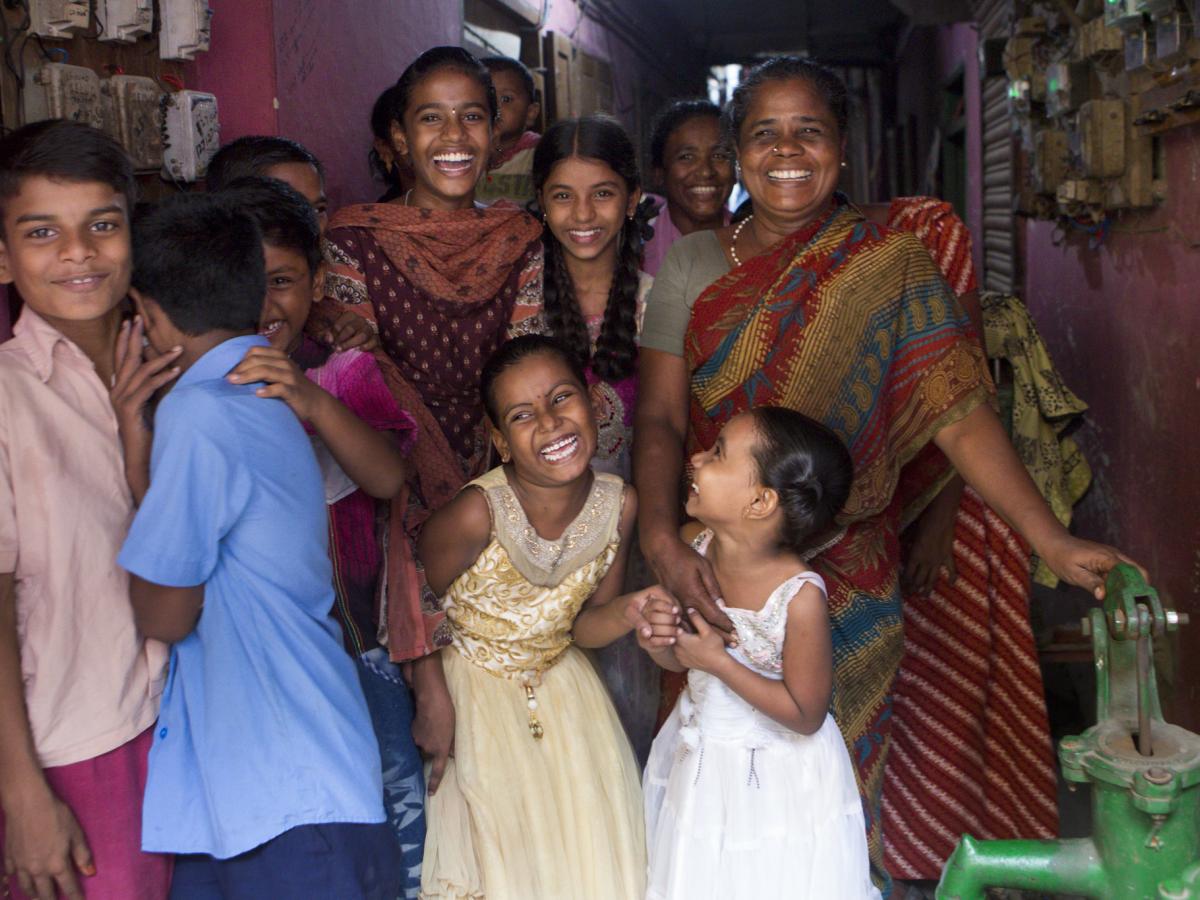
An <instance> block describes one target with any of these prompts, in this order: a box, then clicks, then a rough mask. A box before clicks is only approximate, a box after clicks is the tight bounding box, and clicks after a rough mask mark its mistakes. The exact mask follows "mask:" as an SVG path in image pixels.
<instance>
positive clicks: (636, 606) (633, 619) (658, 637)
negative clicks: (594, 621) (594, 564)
mask: <svg viewBox="0 0 1200 900" xmlns="http://www.w3.org/2000/svg"><path fill="white" fill-rule="evenodd" d="M625 618H626V620H627V621H628V622H629V623H630V624H631V625H633V627H634V630H635V633H636V634H637V641H638V646H640V647H641V648H642V649H643V650H646V651H651V650H660V649H662V648H663V647H669V646H671V645H672V644H674V643H675V630H676V629H677V628H678V627H679V605H678V604H677V603H676V602H675V599H674V598H673V597H672V596H671V595H670V594H669V593H667V591H666V590H665V589H664V588H663V587H661V586H659V585H656V586H654V587H650V588H646V589H645V590H643V591H638V592H637V593H636V594H630V596H629V602H628V604H627V605H626V607H625Z"/></svg>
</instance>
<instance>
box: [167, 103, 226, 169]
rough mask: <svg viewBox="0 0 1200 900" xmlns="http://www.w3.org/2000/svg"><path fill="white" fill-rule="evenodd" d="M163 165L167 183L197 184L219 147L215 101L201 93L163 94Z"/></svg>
mask: <svg viewBox="0 0 1200 900" xmlns="http://www.w3.org/2000/svg"><path fill="white" fill-rule="evenodd" d="M162 109H163V132H162V134H163V166H162V174H163V177H164V178H167V179H169V180H171V181H198V180H199V179H201V178H203V177H204V173H205V172H206V171H208V164H209V162H210V161H211V160H212V158H213V155H214V154H216V152H217V150H218V148H220V146H221V128H220V122H219V121H218V119H217V98H216V97H215V96H213V95H212V94H205V93H203V92H201V91H177V92H176V93H174V94H164V95H163V100H162Z"/></svg>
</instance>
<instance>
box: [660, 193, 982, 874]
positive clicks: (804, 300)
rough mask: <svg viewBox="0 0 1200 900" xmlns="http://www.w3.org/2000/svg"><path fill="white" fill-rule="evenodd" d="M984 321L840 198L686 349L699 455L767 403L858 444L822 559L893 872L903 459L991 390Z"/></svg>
mask: <svg viewBox="0 0 1200 900" xmlns="http://www.w3.org/2000/svg"><path fill="white" fill-rule="evenodd" d="M969 329H970V325H969V322H968V320H967V318H966V315H965V314H964V313H963V312H962V310H961V308H960V307H959V306H958V303H957V301H956V300H955V298H954V295H953V293H952V292H951V291H950V290H949V288H948V287H947V286H946V284H945V282H944V280H943V279H942V277H941V275H940V273H939V272H938V270H937V268H936V266H935V265H934V263H933V261H932V260H931V259H930V257H929V254H928V253H927V252H926V251H925V249H924V248H923V247H922V246H921V244H920V242H919V241H918V240H917V239H916V238H915V237H913V236H912V235H911V234H905V233H901V232H897V231H893V230H891V229H889V228H884V227H880V226H877V225H874V224H872V223H870V222H868V221H866V220H865V219H864V218H863V216H862V215H861V214H860V213H859V212H858V211H857V210H855V209H853V208H852V207H850V206H849V205H848V204H847V203H846V201H845V200H844V198H842V197H840V196H838V197H835V199H834V200H833V201H831V204H830V207H829V209H828V210H827V211H826V213H824V214H823V215H822V216H821V217H820V218H819V219H818V220H817V221H816V222H814V223H812V224H811V225H809V226H806V227H805V228H803V229H801V230H799V231H797V232H796V233H794V234H792V235H790V236H789V237H788V238H786V239H785V240H784V241H783V242H782V243H781V244H779V245H778V246H777V247H776V248H775V249H773V250H771V251H770V252H768V253H765V254H763V255H761V256H758V257H755V258H754V259H751V260H749V261H748V262H746V263H745V264H743V265H742V266H740V267H738V268H736V269H734V270H732V271H731V272H729V273H728V274H726V275H724V276H722V277H721V278H720V279H718V280H717V281H716V282H714V283H713V284H712V285H711V286H710V287H709V288H708V289H707V290H706V291H705V292H704V293H703V294H701V296H700V297H699V298H698V299H697V301H696V304H695V306H694V308H693V310H692V317H691V321H690V323H689V328H688V334H687V338H686V341H685V347H684V354H685V359H686V362H687V366H688V371H689V373H690V380H691V384H690V393H691V401H690V404H691V408H690V413H689V415H690V425H691V427H690V429H689V435H690V438H689V440H690V444H691V446H690V447H689V452H692V451H696V450H699V449H702V448H707V447H710V446H712V444H713V443H714V441H715V440H716V437H717V434H718V432H719V431H720V429H721V427H722V426H723V425H724V424H725V423H726V422H727V421H729V420H730V419H731V418H733V416H735V415H737V414H738V413H740V412H742V411H744V410H747V409H750V408H752V407H755V406H765V405H774V406H784V407H788V408H791V409H795V410H797V411H799V412H802V413H804V414H806V415H808V416H810V417H812V418H814V419H817V420H818V421H821V422H823V423H825V424H826V425H827V426H829V427H830V428H832V429H833V430H834V431H835V432H837V434H838V435H839V436H840V437H841V438H842V440H843V441H845V443H846V445H847V446H848V447H849V448H850V452H851V455H852V457H853V459H854V486H853V489H852V490H851V494H850V498H849V500H848V501H847V504H846V507H845V509H844V511H843V513H842V514H841V515H840V516H839V521H838V525H839V529H840V530H839V533H838V534H837V535H836V537H832V540H833V542H832V544H830V543H829V542H828V541H826V542H825V544H824V545H823V546H824V549H822V550H821V551H820V552H819V553H818V554H817V555H816V556H815V557H814V558H813V559H812V560H811V565H812V566H813V568H814V569H816V571H817V572H818V573H819V574H820V575H821V576H822V577H823V578H824V579H825V581H826V584H827V585H828V587H829V611H830V622H831V626H832V629H833V646H834V669H835V691H834V700H833V711H834V716H835V718H836V719H837V722H838V725H839V726H840V728H841V730H842V733H843V735H844V737H845V739H846V742H847V744H848V745H849V748H850V754H851V757H852V759H853V760H854V763H855V768H856V771H857V777H858V779H859V787H860V790H861V791H862V795H863V799H864V807H865V812H866V816H867V825H868V829H869V831H870V838H871V854H872V862H873V866H874V867H875V868H876V871H877V873H880V878H881V879H883V878H885V876H883V875H882V868H881V866H880V865H879V863H880V862H881V855H880V847H881V845H880V835H879V799H880V791H881V786H882V775H883V761H884V758H885V756H886V751H887V745H888V735H889V727H890V721H889V719H890V697H889V692H890V688H891V683H892V679H893V677H894V676H895V673H896V669H897V667H898V665H899V662H900V658H901V655H902V654H903V635H902V627H901V615H900V589H899V568H900V548H899V530H900V507H901V502H900V499H899V497H898V495H897V490H896V488H897V482H898V477H899V473H900V470H901V469H902V468H903V467H904V466H905V464H907V463H908V462H909V461H911V460H912V459H913V458H914V457H915V456H916V455H917V454H918V453H919V452H920V451H921V450H922V448H924V447H925V446H926V445H928V444H929V442H930V440H931V439H932V438H933V436H934V435H935V434H936V433H937V432H938V431H939V430H940V429H941V428H942V427H944V426H946V425H948V424H950V423H952V422H954V421H957V420H958V419H961V418H962V417H964V416H966V415H967V414H968V413H970V412H971V411H972V410H973V409H974V408H975V407H976V406H978V405H979V404H981V403H984V402H986V401H987V400H988V397H989V391H990V381H989V380H988V377H987V369H986V364H985V361H984V358H983V354H982V352H981V350H980V349H979V347H978V345H977V344H976V343H975V342H974V341H972V340H970V339H969V337H968V334H969ZM931 477H932V476H931Z"/></svg>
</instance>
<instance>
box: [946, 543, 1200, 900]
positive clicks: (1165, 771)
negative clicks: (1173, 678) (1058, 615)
mask: <svg viewBox="0 0 1200 900" xmlns="http://www.w3.org/2000/svg"><path fill="white" fill-rule="evenodd" d="M1106 590H1107V593H1106V599H1105V601H1104V608H1103V609H1093V610H1092V611H1091V613H1090V615H1089V616H1088V618H1086V619H1084V620H1083V629H1084V634H1090V635H1091V638H1092V649H1093V651H1094V653H1095V665H1096V716H1097V720H1098V721H1097V722H1096V724H1095V725H1093V726H1092V727H1091V728H1089V729H1088V730H1087V731H1085V732H1084V733H1083V734H1081V735H1078V736H1076V737H1067V738H1063V740H1062V741H1061V743H1060V744H1059V748H1058V756H1059V762H1060V763H1061V765H1062V771H1063V777H1064V778H1066V779H1067V781H1069V782H1072V783H1073V784H1090V785H1091V786H1092V836H1091V837H1089V838H1079V839H1071V840H1059V841H1026V840H1015V841H976V840H974V839H973V838H971V837H970V836H969V835H965V836H964V837H963V839H962V841H961V842H960V843H959V845H958V847H957V849H956V850H955V851H954V855H953V856H951V857H950V861H949V862H948V863H947V864H946V869H945V871H944V872H943V873H942V880H941V882H940V883H939V884H938V888H937V895H936V896H937V898H938V900H983V897H984V892H985V891H986V889H987V888H989V887H1007V888H1024V889H1026V890H1031V891H1041V892H1045V893H1049V894H1055V893H1062V894H1073V895H1076V896H1082V897H1091V898H1096V900H1142V898H1146V900H1200V735H1195V734H1192V733H1191V732H1190V731H1186V730H1184V729H1183V728H1179V727H1178V726H1176V725H1171V724H1169V723H1167V722H1164V721H1163V717H1162V708H1161V706H1160V705H1159V701H1158V686H1157V682H1156V680H1155V674H1154V657H1153V653H1152V641H1153V639H1154V638H1156V637H1162V636H1163V635H1165V634H1166V633H1167V632H1168V631H1175V630H1176V629H1178V628H1179V626H1180V625H1184V624H1187V616H1185V615H1181V614H1178V613H1176V612H1175V611H1174V610H1169V609H1163V606H1162V603H1161V602H1159V599H1158V593H1157V592H1156V591H1155V590H1154V589H1153V588H1151V587H1150V586H1149V585H1147V584H1146V582H1145V581H1144V580H1143V579H1142V577H1141V574H1140V573H1139V572H1138V570H1137V569H1135V568H1134V567H1133V566H1128V565H1119V566H1117V567H1116V568H1115V569H1113V571H1112V572H1111V573H1110V575H1109V577H1108V583H1107V588H1106Z"/></svg>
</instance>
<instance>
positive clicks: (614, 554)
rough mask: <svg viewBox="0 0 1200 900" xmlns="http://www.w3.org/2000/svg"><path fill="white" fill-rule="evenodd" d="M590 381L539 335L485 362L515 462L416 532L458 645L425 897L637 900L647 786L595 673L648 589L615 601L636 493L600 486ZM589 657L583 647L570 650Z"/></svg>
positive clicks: (608, 483)
mask: <svg viewBox="0 0 1200 900" xmlns="http://www.w3.org/2000/svg"><path fill="white" fill-rule="evenodd" d="M585 385H586V382H585V380H584V376H583V373H582V372H581V371H580V369H579V365H578V363H577V362H576V361H575V360H574V358H573V357H572V356H571V355H570V354H569V353H568V352H567V351H566V350H565V349H564V348H562V346H561V345H559V344H558V343H556V342H555V341H554V340H552V339H550V338H546V337H541V336H536V335H529V336H526V337H521V338H517V339H516V340H514V341H510V342H509V343H508V344H506V345H505V346H504V347H502V348H501V349H500V350H499V351H498V352H497V353H496V354H495V355H494V356H493V357H492V359H491V360H490V361H489V362H488V364H487V365H486V366H485V367H484V371H483V379H482V391H483V397H484V404H485V406H486V407H487V412H488V416H489V419H490V421H491V422H492V423H493V435H492V437H493V441H494V443H495V446H496V449H497V450H498V452H499V454H500V457H501V459H502V460H503V461H504V465H502V466H500V467H498V468H496V469H493V470H492V471H490V472H488V473H487V474H486V475H484V476H483V477H481V478H479V479H476V480H475V481H473V482H472V483H471V484H470V485H468V486H467V487H466V488H465V489H464V490H463V491H462V492H461V493H460V494H459V495H458V497H457V498H455V500H453V501H452V502H451V503H449V504H447V505H446V506H445V507H444V508H443V509H442V510H441V511H439V512H438V513H437V514H435V515H434V516H433V517H432V518H431V519H430V520H429V522H428V523H427V524H426V525H425V528H424V530H423V532H422V535H421V541H420V547H419V550H420V554H421V558H422V561H423V562H424V565H425V572H426V577H427V578H428V580H429V584H430V586H431V587H432V588H433V589H434V590H435V591H437V592H438V593H439V594H440V595H442V596H443V603H444V606H445V609H446V615H447V619H448V620H449V622H450V626H451V630H452V634H453V643H452V645H451V646H450V647H447V648H446V649H445V650H443V651H442V663H443V666H444V669H445V674H446V681H447V684H448V686H449V688H450V694H451V697H452V698H453V700H454V706H455V713H456V732H455V746H454V756H453V759H452V760H451V761H450V762H449V764H448V765H447V768H446V771H445V775H444V777H443V779H442V782H441V784H440V786H439V787H438V789H437V791H436V792H435V793H433V794H432V795H431V796H430V798H429V802H428V809H427V815H428V823H429V831H428V837H427V838H426V842H425V861H424V866H423V871H422V896H424V897H428V898H487V900H539V898H546V900H551V898H554V900H557V898H568V897H569V898H582V900H586V898H595V900H614V898H615V900H623V898H640V897H641V896H642V892H643V890H644V881H645V865H646V863H645V848H644V838H643V824H642V800H641V790H640V787H639V784H638V771H637V766H636V763H635V762H634V758H633V754H632V752H631V750H630V747H629V742H628V740H627V739H626V737H625V734H624V732H623V731H622V729H621V724H620V721H619V720H618V718H617V714H616V712H615V710H614V709H613V705H612V702H611V701H610V700H609V697H608V694H607V693H606V692H605V689H604V686H603V684H602V683H601V681H600V679H599V678H598V677H597V675H596V672H595V670H594V668H593V666H592V663H591V661H590V660H589V659H588V658H587V657H586V656H585V655H584V653H583V652H581V651H580V650H579V649H578V648H579V647H600V646H604V645H606V644H608V643H610V642H612V641H614V640H616V639H617V638H618V637H621V636H622V635H624V634H626V633H628V632H629V631H630V630H631V629H632V625H631V624H630V623H631V622H633V621H638V615H639V613H640V611H641V609H642V608H643V607H644V606H645V603H646V600H647V598H648V597H650V596H653V594H652V590H651V591H642V592H639V593H637V594H628V595H624V596H618V594H619V588H620V584H621V579H622V570H623V569H624V566H625V560H626V557H627V555H628V538H629V535H630V533H631V531H632V528H633V523H634V519H635V516H636V513H637V510H636V506H637V503H636V497H635V495H634V493H633V489H632V488H630V487H628V486H626V485H624V484H623V483H622V481H621V480H620V479H619V478H617V477H615V476H612V475H607V474H603V473H599V474H593V472H592V469H591V468H590V466H589V462H590V460H591V457H592V454H593V453H594V452H595V449H596V440H597V438H596V421H595V416H594V412H593V409H592V406H591V403H590V401H589V396H588V391H587V388H586V386H585ZM575 645H578V646H575Z"/></svg>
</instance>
